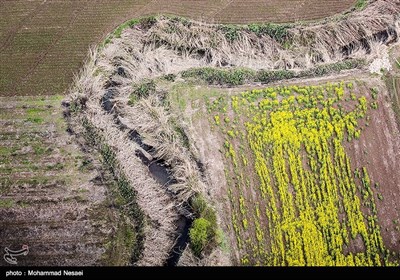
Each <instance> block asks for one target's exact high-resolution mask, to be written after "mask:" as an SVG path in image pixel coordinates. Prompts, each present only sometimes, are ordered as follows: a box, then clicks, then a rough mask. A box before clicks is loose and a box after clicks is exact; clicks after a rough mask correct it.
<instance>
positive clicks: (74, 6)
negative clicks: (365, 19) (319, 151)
mask: <svg viewBox="0 0 400 280" xmlns="http://www.w3.org/2000/svg"><path fill="white" fill-rule="evenodd" d="M250 2H251V3H249V1H245V2H243V1H227V0H219V1H209V0H204V1H175V0H168V1H149V0H135V1H131V0H117V1H105V0H86V1H71V0H65V1H55V0H48V1H43V0H32V1H25V0H14V1H1V3H0V42H1V43H0V51H1V52H0V65H1V68H0V96H14V95H18V96H22V95H26V96H32V95H53V94H63V93H64V92H65V91H66V90H67V88H68V85H69V84H70V83H71V82H72V78H73V74H74V73H75V72H77V71H78V69H79V68H80V67H81V65H82V62H83V60H84V58H85V57H86V54H87V49H88V47H89V45H91V44H97V43H99V42H100V41H101V39H102V38H104V37H105V34H107V33H108V32H110V31H111V30H113V29H114V28H115V27H116V26H118V25H119V24H121V23H122V22H123V21H125V20H127V19H129V18H135V17H139V16H143V15H151V14H158V13H167V14H176V15H181V16H188V17H191V18H194V19H202V20H207V21H209V22H224V23H250V22H292V21H297V20H314V19H318V18H324V17H327V16H331V15H334V14H337V13H340V12H342V11H345V10H347V9H349V8H350V7H352V6H353V5H354V3H355V2H356V1H354V0H345V1H334V3H333V1H326V0H323V1H315V0H309V1H288V0H285V1H277V0H273V1H267V2H268V3H266V2H265V1H259V0H253V1H250ZM289 2H290V3H289ZM293 2H296V3H295V4H293ZM244 3H245V5H244Z"/></svg>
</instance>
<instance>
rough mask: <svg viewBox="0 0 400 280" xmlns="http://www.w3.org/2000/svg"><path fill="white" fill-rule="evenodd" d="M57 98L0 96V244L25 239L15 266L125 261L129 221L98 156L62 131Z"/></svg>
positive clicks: (14, 245) (15, 246)
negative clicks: (24, 249) (114, 197)
mask: <svg viewBox="0 0 400 280" xmlns="http://www.w3.org/2000/svg"><path fill="white" fill-rule="evenodd" d="M60 102H61V98H60V96H51V97H48V96H43V97H39V98H38V97H23V98H22V97H21V98H18V97H14V98H9V97H1V98H0V248H1V250H2V251H3V252H4V249H5V248H6V247H7V248H9V249H10V250H20V249H21V247H22V245H27V246H28V248H29V253H28V255H27V256H19V257H17V261H18V265H102V264H103V265H113V264H119V265H125V264H127V263H128V262H129V258H130V253H131V252H125V251H126V250H128V249H129V246H124V248H125V249H123V248H122V247H121V248H120V247H118V246H119V244H126V243H127V244H129V243H128V242H130V239H132V237H130V238H129V236H128V235H129V234H126V233H125V232H124V230H126V229H128V228H129V227H130V226H125V224H127V222H126V220H125V219H124V216H123V215H121V214H120V213H119V212H118V211H117V210H116V209H117V207H115V206H116V205H117V204H118V203H117V201H114V200H112V199H110V195H109V194H110V191H112V190H111V189H110V188H107V186H108V182H107V180H106V179H105V178H106V177H105V176H101V174H98V172H97V171H96V170H98V165H99V163H98V162H97V161H96V159H95V158H89V157H88V156H86V155H85V154H83V153H82V152H81V150H80V148H79V147H78V146H77V144H75V143H76V142H75V141H73V138H72V136H70V135H69V134H68V133H67V132H66V124H65V122H64V120H63V115H62V111H61V108H60ZM110 206H113V207H110ZM127 225H128V224H127ZM121 230H122V231H121ZM126 236H128V238H126ZM121 249H122V250H123V251H121ZM121 252H122V254H121ZM0 265H1V266H3V265H7V263H6V262H5V260H4V259H3V258H2V259H1V261H0Z"/></svg>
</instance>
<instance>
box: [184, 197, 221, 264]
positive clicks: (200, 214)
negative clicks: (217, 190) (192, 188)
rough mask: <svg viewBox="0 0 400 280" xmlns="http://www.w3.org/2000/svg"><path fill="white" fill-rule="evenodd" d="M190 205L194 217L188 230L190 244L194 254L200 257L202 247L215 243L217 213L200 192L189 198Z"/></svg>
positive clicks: (216, 237)
mask: <svg viewBox="0 0 400 280" xmlns="http://www.w3.org/2000/svg"><path fill="white" fill-rule="evenodd" d="M190 205H191V207H192V211H193V214H194V215H195V217H196V219H195V220H194V222H193V225H192V227H191V228H190V231H189V236H190V244H191V247H192V249H193V252H194V254H195V255H196V256H198V257H200V256H201V253H202V252H203V251H204V249H206V248H207V247H208V248H210V247H212V246H214V245H215V244H216V243H217V239H218V236H217V229H218V225H217V215H216V214H215V211H214V209H212V208H211V207H209V206H208V205H207V202H206V200H205V199H204V198H203V197H202V196H201V195H200V194H197V195H195V196H194V197H193V198H192V199H191V201H190Z"/></svg>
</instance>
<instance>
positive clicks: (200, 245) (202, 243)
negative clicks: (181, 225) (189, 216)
mask: <svg viewBox="0 0 400 280" xmlns="http://www.w3.org/2000/svg"><path fill="white" fill-rule="evenodd" d="M210 228H211V223H210V222H209V221H207V220H206V219H204V218H198V219H196V220H194V222H193V226H192V228H191V229H190V232H189V236H190V245H191V246H192V249H193V252H194V254H195V255H197V256H200V255H201V252H202V251H203V249H204V248H205V247H206V246H207V243H208V241H209V236H210Z"/></svg>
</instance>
